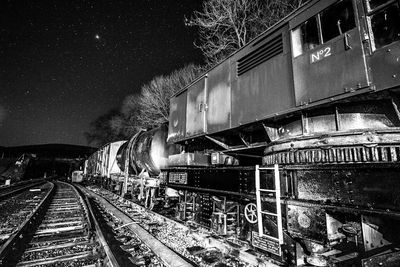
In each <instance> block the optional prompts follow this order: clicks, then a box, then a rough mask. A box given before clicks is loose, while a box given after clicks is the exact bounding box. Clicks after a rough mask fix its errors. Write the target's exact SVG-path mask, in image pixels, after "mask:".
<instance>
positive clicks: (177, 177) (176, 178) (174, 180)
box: [168, 172, 187, 184]
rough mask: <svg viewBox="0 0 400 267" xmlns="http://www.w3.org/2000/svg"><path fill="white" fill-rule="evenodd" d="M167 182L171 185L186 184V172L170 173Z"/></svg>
mask: <svg viewBox="0 0 400 267" xmlns="http://www.w3.org/2000/svg"><path fill="white" fill-rule="evenodd" d="M168 182H169V183H171V184H187V173H186V172H170V173H169V177H168Z"/></svg>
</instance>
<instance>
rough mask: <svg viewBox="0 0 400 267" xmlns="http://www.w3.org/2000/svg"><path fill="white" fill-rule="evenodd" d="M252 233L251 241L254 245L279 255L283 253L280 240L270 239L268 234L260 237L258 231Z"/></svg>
mask: <svg viewBox="0 0 400 267" xmlns="http://www.w3.org/2000/svg"><path fill="white" fill-rule="evenodd" d="M252 234H253V238H252V242H251V243H252V245H253V246H255V247H257V248H259V249H262V250H265V251H268V252H271V253H272V254H275V255H278V256H280V255H281V246H280V245H279V241H277V240H273V239H270V238H268V237H267V236H263V237H260V236H259V235H258V233H257V232H252Z"/></svg>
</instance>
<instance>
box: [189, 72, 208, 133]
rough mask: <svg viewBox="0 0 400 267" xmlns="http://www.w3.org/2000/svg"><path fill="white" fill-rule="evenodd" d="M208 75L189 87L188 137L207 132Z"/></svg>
mask: <svg viewBox="0 0 400 267" xmlns="http://www.w3.org/2000/svg"><path fill="white" fill-rule="evenodd" d="M205 100H206V77H203V78H201V79H199V80H198V81H197V82H195V83H194V84H192V85H191V86H190V87H188V90H187V106H186V137H190V136H194V135H198V134H202V133H204V132H205V127H206V125H205V103H206V101H205Z"/></svg>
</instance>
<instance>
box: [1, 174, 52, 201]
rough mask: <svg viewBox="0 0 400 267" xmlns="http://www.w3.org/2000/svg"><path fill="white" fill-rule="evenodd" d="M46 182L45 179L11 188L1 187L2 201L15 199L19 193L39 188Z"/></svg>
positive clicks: (11, 186)
mask: <svg viewBox="0 0 400 267" xmlns="http://www.w3.org/2000/svg"><path fill="white" fill-rule="evenodd" d="M45 182H46V181H45V180H43V179H37V180H29V181H22V182H19V183H16V184H13V185H9V186H1V187H0V201H2V200H5V199H8V198H10V197H13V196H15V195H17V194H19V193H22V192H24V191H26V190H28V189H30V188H33V187H37V186H39V185H41V184H43V183H45Z"/></svg>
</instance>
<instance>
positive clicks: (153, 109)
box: [139, 64, 204, 128]
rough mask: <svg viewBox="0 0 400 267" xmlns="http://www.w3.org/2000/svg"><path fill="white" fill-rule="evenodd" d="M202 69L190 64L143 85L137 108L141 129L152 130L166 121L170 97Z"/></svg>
mask: <svg viewBox="0 0 400 267" xmlns="http://www.w3.org/2000/svg"><path fill="white" fill-rule="evenodd" d="M203 70H204V69H203V68H202V67H200V66H197V65H194V64H190V65H187V66H185V67H183V68H181V69H179V70H176V71H174V72H172V73H171V74H169V75H165V76H164V75H161V76H157V77H155V78H154V79H153V80H151V81H150V82H149V83H148V84H145V85H143V87H142V91H141V95H140V99H139V106H140V116H139V123H140V125H141V126H142V127H143V128H152V127H154V126H157V125H160V124H162V123H164V122H166V121H168V117H169V100H170V98H171V96H172V95H173V94H174V93H176V92H177V91H179V90H180V89H182V88H184V87H185V86H186V85H188V84H189V83H190V82H191V81H193V80H194V79H195V78H196V77H197V76H198V75H199V74H200V73H201V72H202V71H203Z"/></svg>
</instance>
